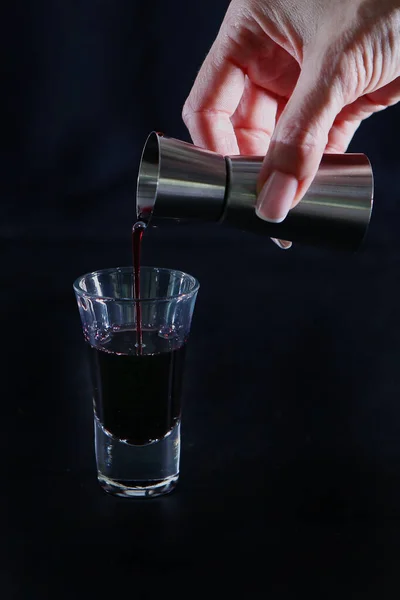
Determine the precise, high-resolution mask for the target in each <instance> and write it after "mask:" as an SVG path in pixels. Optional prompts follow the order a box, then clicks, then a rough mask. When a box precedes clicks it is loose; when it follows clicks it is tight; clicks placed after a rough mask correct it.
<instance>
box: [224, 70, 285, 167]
mask: <svg viewBox="0 0 400 600" xmlns="http://www.w3.org/2000/svg"><path fill="white" fill-rule="evenodd" d="M277 108H278V99H277V97H276V96H275V95H274V94H272V93H270V92H268V91H267V90H265V89H263V88H262V87H260V86H258V85H256V84H255V83H253V82H252V81H251V80H250V79H249V78H248V77H246V80H245V87H244V92H243V96H242V98H241V100H240V103H239V106H238V107H237V109H236V111H235V113H234V114H233V116H232V119H231V122H232V125H233V128H234V131H235V135H236V140H237V143H238V146H239V151H240V154H247V155H258V156H261V155H262V156H264V155H265V154H266V153H267V150H268V146H269V143H270V140H271V137H272V134H273V131H274V128H275V119H276V113H277Z"/></svg>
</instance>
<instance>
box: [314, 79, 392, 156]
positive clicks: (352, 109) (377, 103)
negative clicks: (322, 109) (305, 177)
mask: <svg viewBox="0 0 400 600" xmlns="http://www.w3.org/2000/svg"><path fill="white" fill-rule="evenodd" d="M399 100H400V78H397V79H395V80H394V81H392V82H391V83H389V84H387V85H385V86H383V87H382V88H380V89H379V90H375V91H374V92H372V93H368V94H365V95H364V96H361V97H360V98H357V100H355V101H354V102H352V103H351V104H348V105H347V106H345V107H344V108H343V109H342V110H341V111H340V113H339V114H338V116H337V118H336V120H335V123H334V125H333V127H332V129H331V131H330V133H329V139H328V145H327V147H326V149H325V152H345V151H346V150H347V148H348V145H349V144H350V142H351V140H352V138H353V136H354V134H355V132H356V131H357V129H358V127H359V126H360V124H361V122H362V121H364V120H365V119H368V117H370V116H371V115H373V114H374V113H376V112H379V111H382V110H384V109H385V108H388V107H389V106H392V105H394V104H396V103H397V102H398V101H399Z"/></svg>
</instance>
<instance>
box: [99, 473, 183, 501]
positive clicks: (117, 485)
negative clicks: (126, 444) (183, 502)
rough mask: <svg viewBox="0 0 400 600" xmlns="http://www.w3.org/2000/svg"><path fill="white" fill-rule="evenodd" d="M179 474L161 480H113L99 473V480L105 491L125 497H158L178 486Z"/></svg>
mask: <svg viewBox="0 0 400 600" xmlns="http://www.w3.org/2000/svg"><path fill="white" fill-rule="evenodd" d="M178 479H179V475H174V476H172V477H167V478H166V479H162V480H159V481H153V482H150V481H143V482H141V481H113V480H111V479H108V478H107V477H104V476H103V475H101V474H100V473H99V474H98V480H99V483H100V485H101V487H102V488H103V490H104V491H105V492H107V493H108V494H112V495H113V496H122V497H123V498H150V497H151V498H156V497H157V496H164V495H165V494H169V493H170V492H172V491H173V490H174V489H175V488H176V484H177V483H178Z"/></svg>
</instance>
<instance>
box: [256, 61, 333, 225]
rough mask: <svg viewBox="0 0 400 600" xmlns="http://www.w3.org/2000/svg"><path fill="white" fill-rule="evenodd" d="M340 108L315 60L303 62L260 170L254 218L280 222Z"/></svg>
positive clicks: (309, 176) (312, 171) (310, 173)
mask: <svg viewBox="0 0 400 600" xmlns="http://www.w3.org/2000/svg"><path fill="white" fill-rule="evenodd" d="M335 92H336V93H335ZM342 107H343V100H342V94H341V93H340V92H338V90H336V88H335V87H334V86H331V85H330V84H329V82H328V81H327V78H322V77H319V75H318V70H317V69H315V65H305V66H304V69H303V71H302V72H301V74H300V77H299V79H298V82H297V85H296V87H295V89H294V92H293V94H292V96H291V98H290V100H289V101H288V103H287V105H286V107H285V109H284V110H283V112H282V115H281V117H280V119H279V121H278V124H277V126H276V128H275V131H274V134H273V137H272V140H271V144H270V148H269V151H268V154H267V156H266V159H265V160H264V164H263V167H262V169H261V172H260V178H259V182H258V183H259V189H260V188H261V190H260V192H259V195H258V199H257V205H256V213H257V215H258V216H259V217H260V218H262V219H264V220H267V221H270V222H274V223H280V222H282V221H283V220H284V219H285V217H286V215H287V213H288V211H289V210H290V209H291V208H292V207H293V206H295V205H296V204H297V203H298V202H299V201H300V200H301V198H302V197H303V195H304V194H305V192H306V191H307V189H308V187H309V186H310V184H311V182H312V180H313V179H314V177H315V175H316V173H317V170H318V167H319V164H320V162H321V159H322V155H323V153H324V151H325V148H326V146H327V143H328V138H329V131H330V130H331V128H332V125H333V123H334V121H335V118H336V117H337V115H338V113H339V112H340V110H341V109H342ZM261 186H262V187H261Z"/></svg>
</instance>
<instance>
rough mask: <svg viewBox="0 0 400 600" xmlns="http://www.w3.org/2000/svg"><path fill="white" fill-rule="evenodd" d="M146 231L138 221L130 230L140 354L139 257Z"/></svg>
mask: <svg viewBox="0 0 400 600" xmlns="http://www.w3.org/2000/svg"><path fill="white" fill-rule="evenodd" d="M145 229H146V224H145V223H143V222H142V221H138V222H137V223H135V224H134V226H133V228H132V255H133V294H134V296H135V298H136V302H135V312H136V331H137V338H138V339H137V353H138V354H141V353H142V347H143V335H142V311H141V306H140V302H139V299H140V257H141V249H142V237H143V233H144V231H145Z"/></svg>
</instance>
